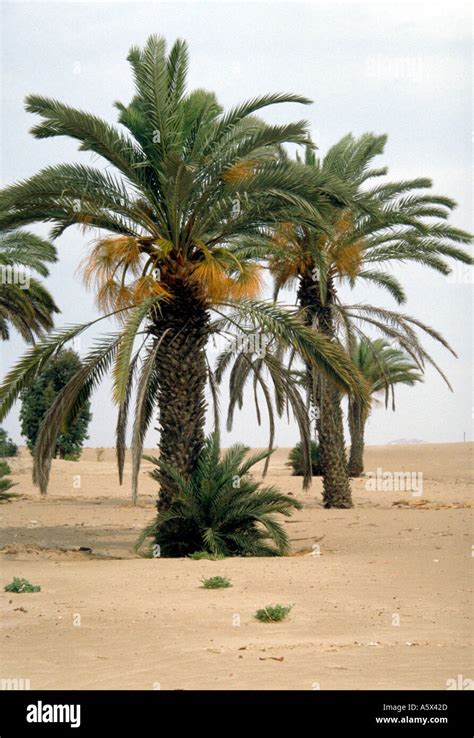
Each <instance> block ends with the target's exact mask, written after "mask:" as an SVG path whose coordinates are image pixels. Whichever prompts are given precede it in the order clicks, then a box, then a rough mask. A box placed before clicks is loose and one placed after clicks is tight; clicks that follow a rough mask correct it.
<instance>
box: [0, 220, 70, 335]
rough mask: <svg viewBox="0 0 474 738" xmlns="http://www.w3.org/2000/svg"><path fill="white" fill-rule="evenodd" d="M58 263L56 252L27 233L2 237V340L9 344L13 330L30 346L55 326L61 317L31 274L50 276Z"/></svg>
mask: <svg viewBox="0 0 474 738" xmlns="http://www.w3.org/2000/svg"><path fill="white" fill-rule="evenodd" d="M56 260H57V257H56V249H55V248H54V246H53V245H52V244H51V243H49V241H46V240H44V239H43V238H39V237H38V236H35V235H34V234H33V233H29V232H28V231H9V232H4V233H0V339H1V340H3V341H6V340H8V338H9V337H10V329H9V326H13V327H14V328H15V329H16V330H17V331H18V333H19V334H20V336H21V337H22V338H23V339H24V340H25V341H27V342H28V343H34V341H35V338H38V337H40V336H41V335H42V334H43V333H44V332H45V331H49V330H51V328H52V327H53V325H54V322H53V316H54V313H59V308H58V307H57V305H56V304H55V302H54V300H53V298H52V297H51V295H50V293H49V292H48V290H47V289H46V288H45V287H44V286H43V285H42V284H41V282H40V281H39V280H38V279H37V278H36V277H32V276H31V274H32V273H36V274H37V275H38V276H40V277H47V276H48V274H49V271H48V267H47V264H51V263H54V262H55V261H56Z"/></svg>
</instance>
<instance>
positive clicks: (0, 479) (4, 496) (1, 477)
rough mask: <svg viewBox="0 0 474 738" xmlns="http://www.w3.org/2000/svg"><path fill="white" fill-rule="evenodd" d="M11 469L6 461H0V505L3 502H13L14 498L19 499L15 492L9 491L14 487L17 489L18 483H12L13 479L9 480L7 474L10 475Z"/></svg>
mask: <svg viewBox="0 0 474 738" xmlns="http://www.w3.org/2000/svg"><path fill="white" fill-rule="evenodd" d="M10 472H11V469H10V467H9V466H8V464H7V463H6V461H0V504H1V503H2V502H11V500H12V499H13V497H18V495H17V494H15V493H14V492H9V491H8V490H9V489H11V488H12V487H16V484H17V483H16V482H12V480H11V479H8V478H7V474H10Z"/></svg>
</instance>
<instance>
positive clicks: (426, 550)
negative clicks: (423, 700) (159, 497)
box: [0, 443, 474, 690]
mask: <svg viewBox="0 0 474 738" xmlns="http://www.w3.org/2000/svg"><path fill="white" fill-rule="evenodd" d="M472 451H473V444H470V443H464V444H463V443H458V444H417V445H405V446H374V447H371V448H368V449H367V452H366V470H367V471H374V472H375V471H376V470H377V469H378V468H379V469H381V470H383V471H392V472H393V471H397V472H401V471H411V472H416V473H417V474H419V473H422V474H423V477H422V480H423V489H422V494H419V487H418V489H417V492H416V493H414V492H413V490H410V489H408V490H407V489H405V490H400V489H398V490H397V489H395V490H393V491H389V490H387V489H385V490H383V489H381V490H379V491H377V490H367V489H366V485H367V481H368V480H367V478H365V479H364V478H361V479H358V480H354V482H353V493H354V503H355V507H354V508H353V509H352V510H325V509H323V507H322V505H321V480H320V479H315V480H314V482H313V485H312V487H311V489H310V490H308V491H303V490H302V487H301V479H299V478H297V477H291V476H290V472H289V471H288V469H287V468H286V467H285V461H286V458H287V453H288V451H287V449H279V450H277V451H276V452H275V454H274V455H273V458H272V463H271V468H270V473H269V475H268V477H267V481H268V482H269V483H274V484H277V485H278V486H279V487H280V488H281V489H282V490H283V491H285V492H286V493H291V494H294V495H295V496H296V497H297V498H298V499H300V500H301V501H302V502H303V503H304V509H303V510H301V511H297V512H296V513H295V514H294V515H293V517H292V518H291V519H290V520H289V521H288V522H287V523H286V525H287V530H288V533H289V535H290V538H291V542H292V554H291V555H290V556H287V557H283V558H275V559H273V558H267V559H256V558H234V559H225V560H221V561H193V560H190V559H174V560H171V559H159V558H158V559H144V558H139V557H137V556H136V555H135V554H134V552H133V544H134V542H135V540H136V538H137V535H138V533H139V531H140V530H141V529H142V527H143V526H144V525H145V524H146V523H148V522H149V521H150V520H151V518H152V516H153V514H154V499H155V495H156V487H155V483H154V482H153V480H151V479H150V478H148V477H147V476H146V474H145V473H142V482H141V489H140V498H139V503H138V505H137V506H136V507H132V506H131V505H130V502H129V497H128V496H129V486H130V485H129V482H130V465H129V464H128V463H127V469H126V475H125V483H124V486H123V487H119V485H118V480H117V474H116V469H115V463H114V452H113V450H112V449H107V450H106V451H105V454H104V458H103V459H102V460H101V461H98V460H97V454H96V451H95V450H94V449H85V450H84V452H83V455H82V458H81V460H80V461H79V462H77V463H75V462H67V461H60V460H56V461H54V462H53V468H52V478H51V485H50V490H49V493H48V495H47V496H46V497H43V498H41V497H40V495H39V492H38V491H37V489H36V488H34V487H33V485H32V482H31V459H30V457H29V454H28V453H27V452H26V451H22V453H21V455H20V457H19V458H17V459H15V460H13V461H12V462H11V466H12V470H13V474H12V476H13V479H14V481H16V482H19V486H18V487H17V488H16V489H15V490H14V491H17V492H19V493H20V494H21V495H22V498H21V499H19V500H17V501H15V502H13V503H11V504H6V505H2V506H1V508H0V527H1V532H0V553H1V555H2V563H1V572H0V611H1V616H0V644H1V645H0V664H1V666H0V677H1V678H3V679H9V678H16V679H28V680H29V682H30V686H31V689H146V690H148V689H318V688H319V689H390V688H391V689H410V690H412V689H415V690H418V689H446V686H447V683H448V684H449V682H448V680H450V679H454V680H458V679H459V677H461V680H462V679H468V678H472V677H473V676H474V674H473V660H472V650H471V644H470V634H471V632H472V623H471V615H472V609H471V596H470V582H471V567H472V565H473V562H474V558H473V548H472V541H473V539H472V528H471V522H472V517H471V513H472V510H471V509H470V508H471V506H472V503H471V502H470V491H471V489H472ZM419 479H420V477H418V476H417V480H419ZM79 485H80V486H79ZM81 547H82V548H84V549H86V550H84V551H80V550H79V549H80V548H81ZM217 574H219V575H222V576H226V577H228V578H229V579H231V581H232V583H233V587H232V588H229V589H223V590H205V589H203V588H202V587H201V579H202V577H204V576H212V575H217ZM13 576H19V577H26V578H27V579H29V580H30V581H31V582H32V583H34V584H39V585H41V588H42V589H41V592H39V593H37V594H10V593H7V592H4V591H3V588H4V585H5V584H7V583H8V582H10V581H11V580H12V578H13ZM274 603H282V604H292V605H293V609H292V610H291V612H290V615H289V616H288V618H287V619H286V620H284V621H283V622H280V623H271V624H264V623H261V622H258V621H257V620H256V619H255V618H254V613H255V611H256V610H257V609H258V608H260V607H263V606H265V605H268V604H274Z"/></svg>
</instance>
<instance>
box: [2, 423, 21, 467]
mask: <svg viewBox="0 0 474 738" xmlns="http://www.w3.org/2000/svg"><path fill="white" fill-rule="evenodd" d="M17 454H18V446H17V445H16V443H13V441H12V439H11V438H10V437H9V435H8V434H7V432H6V430H3V428H0V458H2V459H5V458H8V457H10V456H16V455H17Z"/></svg>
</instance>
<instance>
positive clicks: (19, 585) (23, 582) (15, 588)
mask: <svg viewBox="0 0 474 738" xmlns="http://www.w3.org/2000/svg"><path fill="white" fill-rule="evenodd" d="M4 590H5V592H17V593H18V594H24V593H28V592H40V591H41V587H40V586H39V585H35V584H31V582H29V581H28V579H21V578H20V577H13V582H10V584H7V585H6V586H5V587H4Z"/></svg>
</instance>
